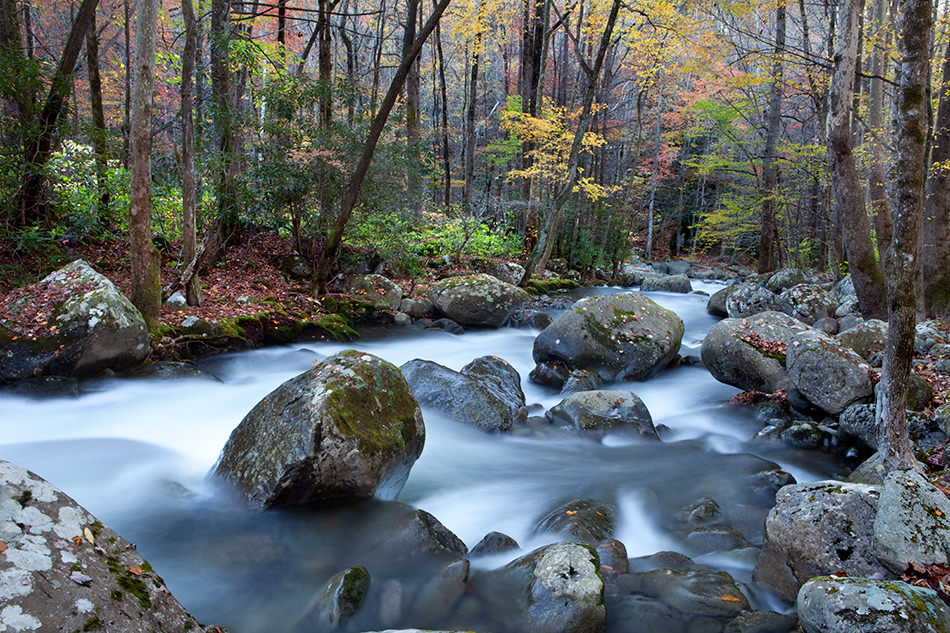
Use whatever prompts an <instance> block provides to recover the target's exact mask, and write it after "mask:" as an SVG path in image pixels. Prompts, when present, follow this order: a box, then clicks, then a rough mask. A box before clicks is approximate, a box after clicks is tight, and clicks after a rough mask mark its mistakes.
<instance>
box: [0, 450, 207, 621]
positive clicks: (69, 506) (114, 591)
mask: <svg viewBox="0 0 950 633" xmlns="http://www.w3.org/2000/svg"><path fill="white" fill-rule="evenodd" d="M0 541H2V542H3V543H4V550H5V551H4V552H3V554H2V556H0V579H2V582H0V604H2V605H3V608H2V612H0V626H2V627H3V630H6V631H35V630H39V631H92V630H96V631H99V630H101V631H107V632H109V633H125V632H129V633H147V632H150V631H187V630H192V631H204V630H205V629H204V627H202V626H201V625H200V624H198V622H197V621H196V620H195V619H194V618H193V617H192V616H191V615H190V614H188V613H187V612H186V611H185V609H184V608H183V607H182V606H181V604H180V603H179V602H178V600H176V599H175V598H174V597H173V596H172V594H171V593H170V592H169V590H168V588H167V587H166V585H165V582H164V581H163V580H162V579H161V577H159V575H158V574H157V573H156V572H155V570H153V569H152V567H151V565H149V564H148V562H146V561H145V559H143V558H142V556H141V555H140V554H139V553H138V551H136V549H135V546H134V545H132V544H131V543H129V542H128V541H127V540H125V539H124V538H122V537H121V536H119V535H118V534H117V533H116V532H115V531H114V530H112V529H110V528H109V527H106V526H104V525H103V524H102V523H101V522H100V521H99V520H98V519H97V518H96V517H95V516H93V515H91V514H90V513H89V512H88V511H86V509H85V508H83V507H81V506H80V505H79V504H77V503H76V502H75V501H74V500H73V499H71V498H70V497H69V496H67V495H66V494H64V493H63V492H62V491H60V490H58V489H56V488H55V487H54V486H52V485H51V484H49V483H48V482H47V481H45V480H44V479H42V478H41V477H39V476H37V475H36V474H34V473H32V472H30V471H28V470H26V469H25V468H20V467H19V466H16V465H14V464H11V463H9V462H0ZM209 630H210V629H209Z"/></svg>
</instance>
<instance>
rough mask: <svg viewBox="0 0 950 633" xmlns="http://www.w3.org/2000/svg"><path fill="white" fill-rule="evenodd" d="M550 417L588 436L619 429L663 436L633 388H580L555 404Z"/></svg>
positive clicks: (645, 436)
mask: <svg viewBox="0 0 950 633" xmlns="http://www.w3.org/2000/svg"><path fill="white" fill-rule="evenodd" d="M548 417H550V418H551V419H553V420H554V421H556V422H561V423H562V424H567V425H569V426H572V427H574V429H575V430H576V431H577V432H578V433H581V434H584V435H594V436H597V437H601V436H603V435H604V434H606V433H607V432H608V431H616V432H627V433H634V434H637V435H639V436H640V437H644V438H647V439H651V440H658V439H660V438H659V437H658V436H657V434H656V428H654V426H653V418H652V417H651V416H650V411H649V410H648V409H647V407H646V405H645V404H643V401H642V400H640V397H639V396H637V394H635V393H633V392H632V391H624V390H609V391H608V390H603V389H601V390H593V391H578V392H575V393H572V394H570V395H568V396H567V397H566V398H564V400H562V401H561V402H559V403H558V404H556V405H555V406H554V407H552V408H551V410H550V411H549V412H548Z"/></svg>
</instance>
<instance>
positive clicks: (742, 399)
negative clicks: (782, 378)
mask: <svg viewBox="0 0 950 633" xmlns="http://www.w3.org/2000/svg"><path fill="white" fill-rule="evenodd" d="M785 400H786V394H785V390H784V389H777V390H776V391H775V392H774V393H765V392H764V391H743V392H742V393H737V394H736V395H734V396H732V397H731V398H730V399H729V401H728V403H727V404H738V405H741V406H746V407H751V406H755V405H757V404H759V403H760V402H779V403H781V402H785Z"/></svg>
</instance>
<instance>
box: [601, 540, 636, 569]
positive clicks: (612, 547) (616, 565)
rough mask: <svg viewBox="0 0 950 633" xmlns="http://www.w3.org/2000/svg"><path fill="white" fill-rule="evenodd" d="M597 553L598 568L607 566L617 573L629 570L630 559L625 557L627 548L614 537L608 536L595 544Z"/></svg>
mask: <svg viewBox="0 0 950 633" xmlns="http://www.w3.org/2000/svg"><path fill="white" fill-rule="evenodd" d="M596 549H597V555H598V556H599V557H600V568H601V570H603V569H604V567H607V568H609V569H610V570H611V571H613V572H616V573H618V574H625V573H627V572H628V571H629V568H630V561H629V559H628V558H627V548H626V546H624V544H623V543H621V542H620V541H618V540H617V539H615V538H609V539H606V540H603V541H601V542H600V543H598V544H597V547H596Z"/></svg>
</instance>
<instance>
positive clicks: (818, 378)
mask: <svg viewBox="0 0 950 633" xmlns="http://www.w3.org/2000/svg"><path fill="white" fill-rule="evenodd" d="M785 370H786V371H787V372H788V377H789V378H790V379H791V381H792V383H793V384H794V385H795V387H796V388H797V389H798V391H799V392H801V394H802V395H804V396H805V397H806V398H807V399H808V401H809V402H811V403H812V404H814V405H815V406H816V407H818V408H820V409H822V410H823V411H826V412H828V413H830V414H832V415H838V414H839V413H841V412H842V411H844V410H845V409H846V408H848V407H849V406H850V405H852V404H855V403H858V402H862V401H864V400H867V399H870V398H871V397H872V396H873V394H874V387H873V385H872V384H871V367H870V366H869V365H868V364H867V363H866V362H865V361H864V359H863V358H861V357H860V356H858V355H857V354H856V353H855V352H853V351H852V350H850V349H848V348H846V347H842V346H841V345H838V344H837V343H836V342H835V340H834V339H833V338H831V337H829V336H827V335H826V334H824V333H822V332H819V331H817V330H809V331H807V332H801V333H799V334H796V335H795V336H794V337H792V340H791V341H789V344H788V354H787V356H786V360H785Z"/></svg>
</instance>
